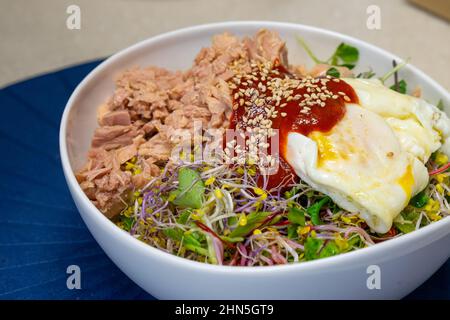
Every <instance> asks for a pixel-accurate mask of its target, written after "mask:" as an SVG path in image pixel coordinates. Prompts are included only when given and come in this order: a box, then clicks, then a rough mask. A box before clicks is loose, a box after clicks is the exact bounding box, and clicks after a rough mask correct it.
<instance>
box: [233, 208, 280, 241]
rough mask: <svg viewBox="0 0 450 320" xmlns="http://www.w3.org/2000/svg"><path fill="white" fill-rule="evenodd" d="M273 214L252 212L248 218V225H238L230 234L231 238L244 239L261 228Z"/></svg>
mask: <svg viewBox="0 0 450 320" xmlns="http://www.w3.org/2000/svg"><path fill="white" fill-rule="evenodd" d="M271 214H272V213H271V212H264V211H261V212H252V213H250V214H249V215H248V216H247V223H246V225H245V226H241V225H238V226H237V227H236V229H234V230H233V231H232V232H231V233H230V234H229V237H230V238H235V237H244V236H246V235H247V234H249V233H250V232H251V231H252V230H253V229H255V228H257V227H259V225H260V224H261V223H262V222H264V220H265V219H266V218H267V217H268V216H270V215H271Z"/></svg>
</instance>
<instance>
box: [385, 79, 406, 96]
mask: <svg viewBox="0 0 450 320" xmlns="http://www.w3.org/2000/svg"><path fill="white" fill-rule="evenodd" d="M389 88H390V89H392V90H394V91H397V92H399V93H403V94H406V90H407V84H406V81H405V80H400V81H399V82H398V84H397V85H395V84H393V85H392V86H390V87H389Z"/></svg>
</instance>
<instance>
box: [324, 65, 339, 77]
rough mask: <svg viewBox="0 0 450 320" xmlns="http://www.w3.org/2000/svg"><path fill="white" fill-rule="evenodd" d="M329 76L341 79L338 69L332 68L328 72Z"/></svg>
mask: <svg viewBox="0 0 450 320" xmlns="http://www.w3.org/2000/svg"><path fill="white" fill-rule="evenodd" d="M327 76H330V77H334V78H339V77H340V76H341V74H340V73H339V70H338V69H336V68H335V67H331V68H330V69H328V70H327Z"/></svg>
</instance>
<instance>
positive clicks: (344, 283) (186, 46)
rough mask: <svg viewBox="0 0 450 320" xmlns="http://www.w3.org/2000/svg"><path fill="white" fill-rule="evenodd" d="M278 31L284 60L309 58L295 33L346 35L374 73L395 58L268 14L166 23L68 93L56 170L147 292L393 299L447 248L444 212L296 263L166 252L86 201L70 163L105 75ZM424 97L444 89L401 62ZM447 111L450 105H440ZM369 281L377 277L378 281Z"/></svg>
mask: <svg viewBox="0 0 450 320" xmlns="http://www.w3.org/2000/svg"><path fill="white" fill-rule="evenodd" d="M261 28H266V29H270V30H274V31H277V32H278V33H279V34H280V35H281V37H282V38H283V39H284V40H285V41H286V44H287V47H288V48H289V61H290V62H291V63H297V62H300V61H308V59H307V57H306V54H305V53H304V50H303V49H302V48H301V47H300V46H299V45H298V43H297V40H296V37H297V36H299V35H300V36H301V37H302V38H303V39H304V40H305V41H306V42H307V43H308V44H309V45H310V46H311V47H314V48H315V51H316V53H317V54H321V53H323V55H326V54H328V53H329V52H332V50H333V48H335V47H336V46H337V45H338V44H339V43H341V42H345V43H347V44H350V45H352V46H355V47H357V48H358V49H359V53H360V60H359V63H358V67H357V68H358V69H360V71H364V70H365V69H367V67H369V66H370V67H372V68H373V69H374V70H376V71H377V73H379V74H383V73H385V72H387V71H389V70H390V69H391V63H392V60H397V61H399V60H400V59H399V58H398V57H396V56H394V55H392V54H390V53H387V52H385V51H383V50H381V49H379V48H377V47H374V46H372V45H370V44H367V43H365V42H363V41H360V40H357V39H354V38H351V37H347V36H344V35H341V34H338V33H335V32H331V31H326V30H322V29H318V28H313V27H309V26H303V25H297V24H288V23H277V22H227V23H218V24H210V25H202V26H196V27H191V28H186V29H181V30H177V31H173V32H169V33H166V34H163V35H160V36H157V37H153V38H151V39H148V40H145V41H143V42H140V43H138V44H136V45H133V46H131V47H129V48H127V49H125V50H123V51H121V52H119V53H117V54H115V55H113V56H112V57H110V58H109V59H107V60H106V61H105V62H103V63H102V64H101V65H99V66H98V67H97V68H96V69H95V70H93V71H92V72H91V73H90V74H89V75H88V76H87V77H86V78H85V79H84V80H83V81H82V82H81V83H80V84H79V85H78V87H77V88H76V90H75V91H74V92H73V94H72V96H71V97H70V99H69V101H68V103H67V106H66V109H65V111H64V114H63V118H62V121H61V130H60V152H61V159H62V164H63V169H64V174H65V177H66V180H67V183H68V186H69V189H70V192H71V194H72V197H73V199H74V201H75V204H76V206H77V208H78V210H79V211H80V214H81V216H82V218H83V220H84V221H85V223H86V225H87V226H88V228H89V230H90V232H91V233H92V235H93V236H94V238H95V239H96V240H97V242H98V243H99V244H100V246H101V247H102V248H103V250H104V251H105V252H106V254H107V255H108V256H109V257H110V258H111V259H112V260H113V261H114V263H115V264H116V265H117V266H118V267H119V268H120V269H121V270H122V271H123V272H124V273H125V274H127V276H128V277H130V278H131V279H132V280H133V281H134V282H136V283H137V284H138V285H139V286H141V287H142V288H143V289H145V290H146V291H148V292H149V293H150V294H152V295H153V296H155V297H157V298H161V299H397V298H401V297H404V296H405V295H407V294H408V293H410V292H411V291H412V290H414V289H415V288H417V287H418V286H419V285H420V284H421V283H423V282H424V281H425V280H426V279H428V278H429V277H430V276H431V275H432V274H433V273H434V272H435V271H436V270H437V269H438V268H439V267H440V266H441V265H442V264H443V263H444V262H445V261H446V260H447V259H448V258H449V256H450V250H449V248H450V219H448V218H444V219H442V220H440V221H437V222H434V223H432V224H430V225H428V226H426V227H423V228H422V229H419V230H416V231H413V232H411V233H408V234H405V235H402V236H400V237H398V238H395V239H391V240H388V241H385V242H382V243H378V244H376V245H373V246H371V247H368V248H363V249H360V250H356V251H352V252H349V253H344V254H340V255H337V256H333V257H328V258H323V259H319V260H314V261H308V262H302V263H290V264H286V265H278V266H264V267H247V266H246V267H238V266H218V265H210V264H206V263H201V262H195V261H190V260H188V259H184V258H180V257H177V256H175V255H171V254H168V253H165V252H163V251H161V250H159V249H156V248H154V247H152V246H150V245H147V244H145V243H143V242H141V241H139V240H137V239H135V238H133V237H131V236H130V235H129V234H127V233H126V232H124V231H123V230H122V229H120V228H119V227H118V226H116V225H115V224H114V223H113V222H111V221H110V220H109V219H108V218H106V217H105V216H104V215H103V214H102V213H101V212H100V211H99V210H98V209H97V208H96V207H95V206H94V204H92V203H91V201H90V200H89V199H88V197H87V196H86V195H85V193H84V192H83V191H82V189H81V188H80V185H79V184H78V182H77V180H76V178H75V175H74V172H76V171H77V170H79V169H80V167H81V166H82V165H83V163H84V161H85V158H86V154H87V151H88V150H89V147H90V141H91V138H92V135H93V132H94V130H95V128H96V127H97V123H96V112H97V106H99V105H100V104H102V103H103V102H104V101H105V100H106V99H107V98H108V97H109V96H110V94H111V92H113V90H114V77H115V76H116V75H117V74H118V73H119V72H121V71H123V70H125V69H127V68H131V67H134V66H148V65H157V66H162V67H165V68H168V69H170V70H177V69H186V68H187V67H189V66H190V64H191V63H192V61H193V59H194V57H195V55H196V54H197V53H198V51H199V50H200V48H202V47H204V46H207V45H208V44H209V42H210V39H211V37H212V36H213V35H215V34H218V33H222V32H225V31H228V32H231V33H233V34H236V35H238V36H245V35H252V34H254V33H256V32H257V31H258V30H259V29H261ZM400 72H401V76H402V78H404V79H406V80H407V82H408V84H411V85H412V86H413V87H414V86H416V85H419V86H420V87H421V88H422V92H423V97H424V98H425V99H429V100H430V101H438V100H439V99H442V101H443V102H444V105H445V106H447V107H448V106H449V105H450V95H449V93H448V92H447V91H446V90H445V89H444V88H442V87H441V86H440V85H439V84H437V83H436V82H435V81H433V80H432V79H431V78H429V77H428V76H426V75H425V74H423V73H422V72H421V71H419V70H418V69H416V68H414V67H413V66H411V65H407V66H406V67H404V68H403V69H402V70H401V71H400ZM445 111H446V113H447V114H450V110H448V109H447V110H445ZM378 284H379V285H380V286H378Z"/></svg>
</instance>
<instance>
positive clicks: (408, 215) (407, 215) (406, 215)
mask: <svg viewBox="0 0 450 320" xmlns="http://www.w3.org/2000/svg"><path fill="white" fill-rule="evenodd" d="M401 216H402V218H403V220H405V222H397V221H396V222H394V226H395V227H396V228H397V229H398V230H399V231H401V232H403V233H409V232H412V231H414V230H416V224H417V221H418V220H419V217H420V212H419V210H417V209H414V208H413V207H406V208H405V210H403V212H402V213H401Z"/></svg>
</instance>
